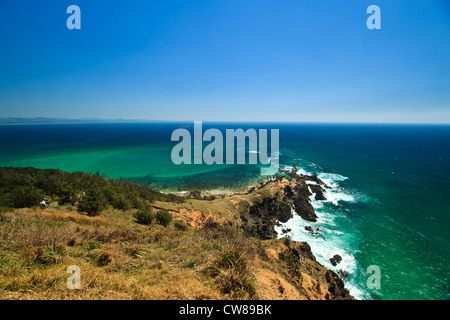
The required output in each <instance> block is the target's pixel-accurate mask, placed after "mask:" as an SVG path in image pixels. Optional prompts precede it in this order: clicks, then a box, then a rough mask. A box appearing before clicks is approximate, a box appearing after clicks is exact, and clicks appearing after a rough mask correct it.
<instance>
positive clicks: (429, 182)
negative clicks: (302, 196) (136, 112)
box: [0, 122, 450, 299]
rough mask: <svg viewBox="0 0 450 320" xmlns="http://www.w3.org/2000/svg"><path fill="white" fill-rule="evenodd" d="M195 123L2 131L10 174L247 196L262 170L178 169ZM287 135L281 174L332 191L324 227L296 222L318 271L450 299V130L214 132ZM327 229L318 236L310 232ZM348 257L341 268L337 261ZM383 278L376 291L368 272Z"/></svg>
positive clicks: (362, 289)
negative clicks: (285, 171) (30, 170)
mask: <svg viewBox="0 0 450 320" xmlns="http://www.w3.org/2000/svg"><path fill="white" fill-rule="evenodd" d="M180 126H192V123H162V122H161V123H159V122H155V123H140V124H65V125H17V126H0V147H1V150H2V152H1V153H0V165H1V166H33V167H36V168H59V169H62V170H65V171H85V172H100V173H104V174H106V175H108V176H110V177H113V178H120V177H122V178H125V179H130V180H136V181H139V182H141V183H145V184H148V185H151V186H153V187H157V188H161V189H169V190H186V189H192V188H211V189H212V188H226V187H236V186H245V185H249V184H251V183H253V182H254V181H255V180H257V179H258V178H260V177H259V172H260V170H259V167H258V166H255V165H213V166H208V165H181V166H176V165H174V164H172V162H171V158H170V154H171V150H172V147H173V146H174V145H175V143H173V142H171V141H170V135H171V133H172V131H173V130H174V129H176V128H178V127H180ZM204 127H205V129H207V128H208V127H215V128H219V129H221V130H224V129H226V128H230V129H237V128H244V129H245V128H255V129H258V128H267V129H270V128H277V129H279V130H280V164H282V165H287V166H291V165H297V166H298V167H300V168H301V170H303V171H304V172H306V173H311V174H317V175H318V176H319V177H321V178H322V179H323V180H324V181H325V182H327V183H328V184H329V185H330V186H332V188H331V189H329V190H328V191H327V194H326V196H327V201H313V205H314V207H315V209H316V211H317V214H318V216H319V219H318V221H317V222H316V223H313V224H312V223H305V221H302V220H301V219H299V218H294V219H292V220H290V221H289V222H288V223H287V226H288V227H289V228H290V229H291V230H292V231H291V233H290V236H291V237H292V238H293V239H296V240H305V241H308V243H310V245H311V247H312V249H313V252H314V254H315V255H316V257H317V258H318V260H319V261H320V262H321V263H323V264H324V265H326V266H327V267H329V268H331V269H334V270H335V271H339V270H345V271H348V272H349V273H350V275H349V278H348V280H347V281H346V286H347V287H348V288H349V289H350V290H351V292H352V294H354V295H355V296H357V297H359V298H362V299H449V298H450V292H449V287H450V286H449V284H450V277H449V262H450V261H449V257H450V249H449V247H448V244H449V240H450V233H449V230H450V210H449V205H448V197H449V195H450V192H449V191H450V187H449V176H450V148H449V145H450V126H425V125H411V126H406V125H333V124H327V125H325V124H263V123H259V124H255V123H254V124H252V123H246V124H243V123H239V124H238V123H234V124H223V123H222V124H219V123H208V124H204ZM306 225H311V226H313V227H315V228H319V230H320V231H319V232H318V234H317V235H311V234H309V233H307V232H306V231H305V229H304V226H306ZM336 253H338V254H340V255H341V256H342V257H343V260H342V262H341V263H339V264H338V265H337V266H336V267H334V266H332V265H331V264H330V262H329V260H328V259H329V258H330V257H331V256H333V255H334V254H336ZM371 265H376V266H378V267H379V268H380V272H381V288H380V289H369V288H368V287H367V279H368V277H369V276H370V274H368V273H367V268H368V267H369V266H371Z"/></svg>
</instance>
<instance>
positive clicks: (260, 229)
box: [241, 198, 292, 239]
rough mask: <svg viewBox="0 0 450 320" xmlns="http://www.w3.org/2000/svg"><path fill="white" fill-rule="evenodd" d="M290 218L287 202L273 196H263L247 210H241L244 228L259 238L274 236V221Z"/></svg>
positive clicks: (285, 220)
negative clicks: (263, 197)
mask: <svg viewBox="0 0 450 320" xmlns="http://www.w3.org/2000/svg"><path fill="white" fill-rule="evenodd" d="M290 218H292V212H291V207H290V205H289V204H287V203H284V202H281V201H278V200H277V199H274V198H265V199H263V200H262V201H261V202H258V203H255V204H253V205H252V206H251V207H250V208H249V210H248V212H245V211H244V212H241V219H242V221H243V223H244V230H245V231H246V232H247V233H248V234H251V235H254V236H257V237H259V238H260V239H272V238H276V236H277V233H276V232H275V229H274V226H275V224H276V221H277V220H278V221H280V222H287V221H288V220H289V219H290Z"/></svg>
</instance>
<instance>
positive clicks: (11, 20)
mask: <svg viewBox="0 0 450 320" xmlns="http://www.w3.org/2000/svg"><path fill="white" fill-rule="evenodd" d="M71 4H76V5H78V6H79V7H80V8H81V30H68V29H67V27H66V19H67V18H68V16H69V15H68V14H67V13H66V9H67V7H68V6H69V5H71ZM371 4H375V5H378V6H379V7H380V8H381V26H382V29H381V30H368V29H367V27H366V19H367V18H368V17H369V15H368V14H367V13H366V9H367V7H368V6H369V5H371ZM0 45H1V50H0V117H1V116H3V117H38V116H42V117H65V118H92V117H93V118H105V119H115V118H123V119H150V120H204V121H207V120H212V121H222V120H223V121H298V122H303V121H307V122H310V121H313V122H321V121H324V122H423V123H450V5H449V4H448V2H447V1H446V0H434V1H433V0H417V1H416V0H414V1H411V0H389V1H387V0H371V1H364V0H341V1H335V0H327V1H324V0H316V1H309V0H308V1H306V0H304V1H302V0H178V1H175V0H164V1H163V0H159V1H151V0H150V1H149V0H147V1H144V0H142V1H134V0H133V1H106V0H96V1H92V0H71V1H64V0H60V1H50V0H48V1H22V0H0Z"/></svg>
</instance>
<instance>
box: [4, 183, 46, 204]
mask: <svg viewBox="0 0 450 320" xmlns="http://www.w3.org/2000/svg"><path fill="white" fill-rule="evenodd" d="M43 197H44V195H43V193H42V192H41V191H39V190H38V189H36V188H34V187H28V186H19V187H16V188H14V189H13V190H12V191H11V194H10V195H9V203H8V204H7V205H11V206H13V207H14V208H29V207H34V206H37V205H39V202H41V201H42V198H43Z"/></svg>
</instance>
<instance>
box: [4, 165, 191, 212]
mask: <svg viewBox="0 0 450 320" xmlns="http://www.w3.org/2000/svg"><path fill="white" fill-rule="evenodd" d="M43 197H47V198H48V199H49V200H50V201H57V202H58V204H59V205H65V204H70V205H74V206H75V205H76V206H78V210H79V211H81V212H86V213H87V214H88V215H91V216H94V215H97V214H98V213H99V212H101V211H102V210H103V209H105V208H106V207H108V206H112V207H113V208H115V209H119V210H127V209H133V208H135V209H140V210H145V209H147V208H148V205H149V203H152V202H154V201H157V200H158V201H170V202H182V201H183V200H182V198H180V197H178V196H175V195H173V194H163V193H160V192H158V191H156V190H153V189H150V188H148V187H145V186H143V185H140V184H137V183H132V182H127V181H122V180H119V181H117V180H114V179H109V178H106V177H104V176H101V175H100V174H98V173H97V174H87V173H83V172H75V173H68V172H62V171H60V170H55V169H35V168H0V206H1V207H3V208H27V207H33V206H37V205H39V202H40V201H42V198H43Z"/></svg>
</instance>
